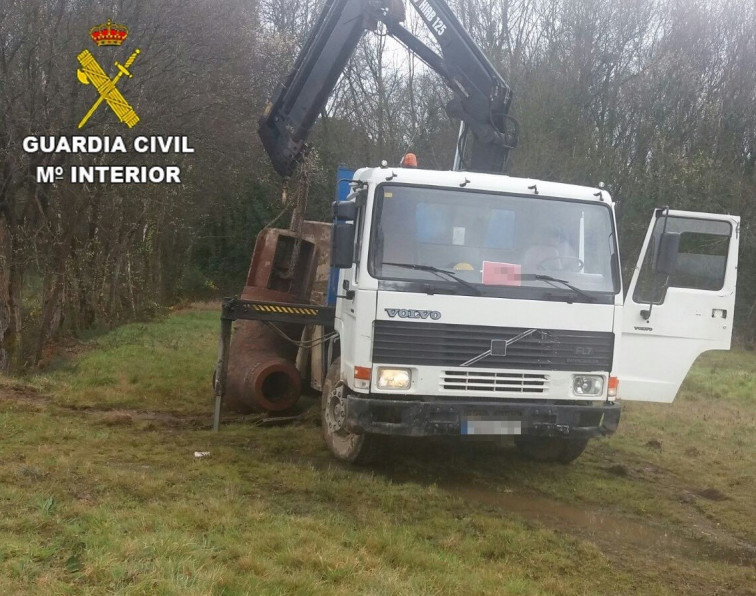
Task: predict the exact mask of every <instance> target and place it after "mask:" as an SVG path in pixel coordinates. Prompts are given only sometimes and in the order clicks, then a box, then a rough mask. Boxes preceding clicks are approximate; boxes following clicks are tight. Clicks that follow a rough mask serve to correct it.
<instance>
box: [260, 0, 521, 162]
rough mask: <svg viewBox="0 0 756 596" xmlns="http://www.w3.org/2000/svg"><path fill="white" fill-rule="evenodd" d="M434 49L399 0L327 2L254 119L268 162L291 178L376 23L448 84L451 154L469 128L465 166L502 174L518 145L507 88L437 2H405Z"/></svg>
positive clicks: (462, 142)
mask: <svg viewBox="0 0 756 596" xmlns="http://www.w3.org/2000/svg"><path fill="white" fill-rule="evenodd" d="M410 3H411V4H412V6H413V8H414V9H415V10H416V11H417V12H418V14H419V15H420V17H421V19H422V21H423V23H424V24H425V25H426V26H427V27H428V29H429V30H430V31H431V33H432V34H433V36H434V37H435V39H436V41H437V42H438V44H439V47H440V48H441V55H439V54H437V53H436V52H435V51H434V50H432V49H431V48H429V47H428V46H427V45H426V44H424V43H423V42H422V41H421V40H420V39H418V38H417V37H416V36H415V35H413V34H412V33H411V32H410V31H408V30H407V29H405V28H404V27H403V26H402V25H401V24H400V23H401V22H402V21H403V20H404V5H403V4H402V3H401V0H327V2H326V4H325V6H324V7H323V10H322V11H321V13H320V16H319V17H318V20H317V23H316V25H315V27H314V28H313V30H312V31H311V32H310V35H309V36H308V38H307V41H306V42H305V45H304V47H303V48H302V50H301V52H300V53H299V56H298V57H297V59H296V62H295V64H294V66H293V68H292V70H291V72H290V73H289V75H288V77H287V78H286V81H285V82H284V84H283V85H281V87H280V88H279V89H278V91H277V93H276V96H275V99H274V100H273V101H272V102H270V103H269V104H268V105H267V107H266V109H265V112H264V114H263V116H262V117H261V118H260V121H259V134H260V138H261V139H262V142H263V145H264V147H265V150H266V151H267V152H268V155H269V156H270V158H271V161H272V163H273V167H274V168H275V170H276V171H277V172H278V173H279V174H281V175H282V176H285V177H286V176H290V175H291V173H292V172H293V171H294V168H295V167H296V164H297V163H298V161H299V160H300V159H301V157H302V155H303V152H304V150H305V142H306V140H307V137H308V136H309V134H310V131H311V129H312V126H313V125H314V123H315V121H316V120H317V117H318V115H319V114H320V112H321V111H322V110H323V109H324V108H325V105H326V103H327V102H328V98H329V97H330V95H331V93H332V92H333V88H334V87H335V85H336V82H337V81H338V79H339V76H340V75H341V73H342V72H343V71H344V68H345V67H346V63H347V61H348V60H349V58H350V56H351V55H352V54H353V53H354V51H355V48H356V47H357V44H358V43H359V41H360V39H361V38H362V35H363V34H364V32H365V31H366V30H369V29H370V30H372V29H375V28H376V27H377V25H378V22H379V21H380V22H383V23H384V24H385V26H386V31H387V32H388V33H389V34H390V35H391V36H393V37H394V38H396V39H397V40H398V41H400V42H401V43H403V44H404V45H405V46H407V47H408V48H409V49H410V50H411V51H412V52H414V53H415V54H416V55H417V56H418V57H419V58H420V59H421V60H423V61H424V62H425V63H426V64H427V65H428V66H429V67H430V68H431V69H433V70H434V71H435V72H437V73H438V74H439V75H440V76H441V77H442V78H443V79H444V81H445V82H446V84H447V85H448V86H449V87H450V88H451V89H452V91H453V93H454V98H453V99H452V100H451V101H450V102H449V103H448V104H447V107H446V109H447V113H448V114H449V116H451V117H452V118H456V119H459V120H461V121H462V123H463V127H462V131H463V132H462V133H461V135H460V141H459V143H460V145H459V147H458V152H463V151H464V146H465V144H466V143H467V138H468V136H469V135H468V133H469V132H472V135H473V139H474V142H473V143H472V150H471V152H470V159H469V163H468V164H466V169H469V170H473V171H479V172H494V173H498V172H502V171H504V169H505V168H506V163H507V158H508V155H509V151H510V150H511V149H513V148H514V147H515V146H516V145H517V132H518V131H517V126H516V122H515V121H514V120H513V119H512V118H511V117H510V116H509V115H508V112H509V108H510V104H511V101H512V91H511V89H510V87H509V85H507V83H506V82H505V81H504V79H503V78H502V77H501V75H500V74H499V73H498V72H497V71H496V69H495V68H494V67H493V65H492V64H491V63H490V61H489V60H488V59H487V58H486V57H485V55H484V54H483V52H482V51H481V50H480V48H479V47H478V46H477V45H476V44H475V42H474V41H473V39H472V38H471V37H470V35H469V34H468V33H467V31H465V29H464V28H463V27H462V25H461V23H460V22H459V20H458V19H457V18H456V16H454V13H452V11H451V10H450V9H449V7H448V6H447V4H446V3H445V2H444V0H410Z"/></svg>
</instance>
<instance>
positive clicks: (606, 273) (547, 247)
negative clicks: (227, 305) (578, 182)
mask: <svg viewBox="0 0 756 596" xmlns="http://www.w3.org/2000/svg"><path fill="white" fill-rule="evenodd" d="M354 188H355V192H353V193H352V196H351V198H350V201H349V203H347V204H337V205H336V210H337V215H340V216H341V219H344V220H346V221H340V222H337V223H336V224H335V229H334V247H333V254H332V259H333V262H334V264H335V265H336V266H338V267H341V268H342V269H341V275H340V278H339V280H340V286H339V287H340V289H341V294H340V296H339V298H338V300H337V303H336V311H335V330H336V331H337V332H338V334H339V339H340V344H341V346H340V355H341V356H340V359H337V360H335V361H334V362H333V364H332V365H331V368H330V370H329V373H328V378H327V381H326V385H325V387H324V390H323V400H322V409H323V428H324V436H325V439H326V442H327V443H328V445H329V447H330V448H331V449H332V450H333V452H334V453H335V454H336V455H337V457H339V458H341V459H345V460H348V461H358V460H360V459H362V458H365V457H369V456H370V455H371V454H373V453H374V451H375V447H376V444H377V443H379V442H380V440H381V439H380V437H381V435H414V436H419V435H432V434H463V435H496V434H511V435H514V436H515V437H516V439H515V442H516V444H517V446H518V447H519V448H520V449H521V451H523V452H524V453H525V454H527V455H528V456H530V457H532V458H535V459H539V460H552V461H562V462H568V461H571V460H572V459H574V458H575V457H577V456H578V455H579V454H580V453H581V452H582V451H583V449H584V448H585V445H586V443H587V441H588V439H589V438H591V437H595V436H599V435H606V434H609V433H611V432H613V431H614V430H615V429H616V428H617V423H618V422H619V418H620V406H619V401H620V400H643V401H658V402H671V401H672V400H673V399H674V398H675V395H676V394H677V392H678V390H679V388H680V384H681V383H682V381H683V379H684V378H685V375H686V374H687V372H688V370H689V368H690V366H691V365H692V364H693V362H694V360H695V359H696V358H697V357H698V355H699V354H701V353H702V352H704V351H706V350H717V349H725V350H726V349H729V347H730V339H731V334H732V315H733V308H734V303H735V282H736V274H737V259H738V233H739V218H738V217H735V216H730V215H714V214H707V213H691V212H681V211H671V210H667V209H659V210H657V211H656V212H655V214H654V217H653V219H652V221H651V225H650V226H649V229H648V233H647V235H646V238H645V241H644V243H643V248H642V250H641V254H640V258H639V260H638V264H637V266H636V268H635V270H634V273H633V277H632V279H631V281H630V284H629V287H628V288H627V292H625V291H624V290H625V288H623V282H622V279H621V276H620V270H621V267H620V262H619V252H618V246H617V233H616V221H615V213H614V204H613V202H612V200H611V197H610V196H609V194H608V193H607V192H606V191H604V190H603V189H600V188H589V187H582V186H574V185H567V184H557V183H551V182H544V181H540V180H530V179H522V178H513V177H509V176H501V175H490V174H478V173H470V172H455V171H450V172H437V171H426V170H415V169H407V168H366V169H362V170H359V171H357V173H356V174H355V184H354Z"/></svg>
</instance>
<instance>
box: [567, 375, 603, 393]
mask: <svg viewBox="0 0 756 596" xmlns="http://www.w3.org/2000/svg"><path fill="white" fill-rule="evenodd" d="M603 391H604V377H602V376H599V375H574V376H573V377H572V392H573V393H574V394H575V395H601V394H602V393H603Z"/></svg>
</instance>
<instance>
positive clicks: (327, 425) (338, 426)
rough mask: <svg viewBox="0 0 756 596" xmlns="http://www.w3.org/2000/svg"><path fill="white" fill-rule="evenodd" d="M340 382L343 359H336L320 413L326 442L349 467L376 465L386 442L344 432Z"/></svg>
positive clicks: (328, 378) (323, 395) (326, 379)
mask: <svg viewBox="0 0 756 596" xmlns="http://www.w3.org/2000/svg"><path fill="white" fill-rule="evenodd" d="M340 381H341V359H340V358H337V359H336V360H334V361H333V363H332V364H331V366H330V367H329V368H328V374H327V375H326V378H325V381H324V383H323V394H322V398H321V409H320V412H321V417H322V423H321V427H322V428H323V439H325V442H326V445H328V448H329V449H330V450H331V452H332V453H333V454H334V455H335V456H336V458H337V459H340V460H341V461H345V462H349V463H350V464H369V463H373V462H374V461H376V459H378V457H379V456H380V455H381V451H382V447H383V445H384V444H385V439H386V438H385V437H383V436H380V435H371V434H357V433H351V432H348V431H347V430H345V429H344V418H345V417H346V400H345V399H344V391H345V388H346V387H345V385H343V384H341V383H340Z"/></svg>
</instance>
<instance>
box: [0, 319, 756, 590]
mask: <svg viewBox="0 0 756 596" xmlns="http://www.w3.org/2000/svg"><path fill="white" fill-rule="evenodd" d="M218 316H219V313H218V309H217V308H216V307H203V306H197V307H193V308H190V309H185V310H182V311H180V312H177V313H175V314H173V315H171V316H169V317H167V318H166V319H164V320H162V321H160V322H157V323H153V324H146V325H129V326H125V327H122V328H119V329H117V330H115V331H113V332H111V333H109V334H107V335H104V336H102V337H100V338H98V339H96V340H92V341H91V342H90V343H89V344H88V345H87V346H85V349H83V350H79V353H77V354H75V355H71V356H69V357H67V358H64V359H62V360H60V361H59V362H56V363H55V364H54V366H53V367H51V369H50V370H49V371H47V372H44V373H40V374H38V375H35V376H32V377H30V378H28V379H25V380H23V381H18V380H11V379H2V378H0V436H1V437H2V439H1V440H0V536H2V540H0V594H16V593H38V594H58V593H60V594H80V593H84V594H86V593H90V594H102V593H107V592H115V593H127V594H244V593H250V594H256V593H270V594H284V593H303V594H331V593H336V594H352V593H355V592H357V593H370V594H396V593H404V594H446V593H471V594H475V593H502V594H637V593H649V594H680V593H695V594H756V499H754V492H755V489H756V391H755V389H756V355H754V354H751V353H746V352H733V353H726V354H715V355H709V356H707V357H706V358H703V359H701V360H700V361H699V362H698V363H697V365H696V367H695V368H694V370H693V371H692V372H691V374H690V375H689V377H688V379H687V380H686V383H685V386H684V390H683V392H682V394H681V396H680V397H679V398H678V399H677V401H676V402H675V403H674V404H672V405H670V406H665V405H652V404H626V405H625V408H624V412H623V420H622V422H621V424H620V430H619V432H618V433H617V434H616V435H614V436H613V437H611V438H610V439H607V440H601V441H595V442H593V443H592V444H591V445H590V446H589V448H588V450H587V451H586V453H585V454H584V455H583V456H582V457H581V458H580V459H578V460H577V461H576V462H575V463H573V464H571V465H569V466H562V465H544V464H541V465H534V464H530V463H527V462H524V461H522V460H521V459H519V457H518V456H517V454H516V452H515V450H514V447H513V446H512V445H511V444H508V443H507V444H503V445H502V444H493V443H475V444H469V443H462V442H460V441H456V440H444V441H440V440H433V441H422V442H416V441H397V442H396V443H395V444H393V445H392V448H391V453H390V457H389V458H388V460H387V461H386V462H385V463H383V464H382V465H381V466H379V467H373V468H369V469H357V468H350V467H347V466H342V465H340V464H339V463H337V462H336V461H334V460H333V459H332V458H331V456H330V455H329V453H328V452H327V451H326V449H325V447H324V445H323V443H322V441H321V438H320V429H319V428H318V426H317V422H316V420H314V418H315V416H314V415H310V416H305V417H303V422H302V423H301V424H298V425H294V426H287V427H267V426H263V425H260V424H259V421H258V419H257V418H255V417H247V418H243V417H238V416H226V423H225V424H224V425H223V426H222V428H221V432H220V433H218V434H213V433H211V432H210V431H209V427H210V422H211V410H212V396H211V391H210V377H211V374H212V367H213V364H214V360H215V348H216V334H217V329H218ZM303 402H304V403H303V405H304V406H308V405H314V404H315V403H316V402H315V399H313V398H312V397H310V398H303ZM195 451H203V452H209V453H210V455H209V456H207V457H203V458H197V457H195V455H194V453H195Z"/></svg>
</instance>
